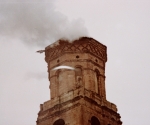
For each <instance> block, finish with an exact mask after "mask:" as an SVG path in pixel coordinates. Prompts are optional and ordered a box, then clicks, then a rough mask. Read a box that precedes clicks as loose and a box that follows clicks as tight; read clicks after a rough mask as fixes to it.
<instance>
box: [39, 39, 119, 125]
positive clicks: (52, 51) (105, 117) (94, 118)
mask: <svg viewBox="0 0 150 125" xmlns="http://www.w3.org/2000/svg"><path fill="white" fill-rule="evenodd" d="M106 49H107V48H106V46H104V45H103V44H101V43H99V42H98V41H96V40H94V39H93V38H88V37H82V38H80V39H79V40H75V41H74V42H72V43H70V42H68V41H66V40H59V41H57V42H56V43H54V44H52V45H50V46H47V47H46V48H45V60H46V62H47V64H48V73H49V81H50V90H51V91H50V93H51V99H50V100H48V101H47V102H44V103H43V104H41V105H40V111H39V113H38V118H37V125H122V122H121V120H120V118H121V117H120V114H119V113H117V107H116V105H115V104H113V103H111V102H109V101H107V100H106V92H105V63H106V61H107V53H106ZM58 66H70V67H73V69H65V68H64V69H57V70H53V69H54V68H55V67H58Z"/></svg>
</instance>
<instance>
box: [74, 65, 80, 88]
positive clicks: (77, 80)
mask: <svg viewBox="0 0 150 125" xmlns="http://www.w3.org/2000/svg"><path fill="white" fill-rule="evenodd" d="M75 79H76V85H77V87H80V86H81V85H82V69H81V67H76V68H75Z"/></svg>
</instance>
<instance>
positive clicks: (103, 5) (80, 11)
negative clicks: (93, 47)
mask: <svg viewBox="0 0 150 125" xmlns="http://www.w3.org/2000/svg"><path fill="white" fill-rule="evenodd" d="M149 23H150V1H148V0H142V1H141V0H113V1H112V0H92V1H91V0H82V1H81V0H76V1H73V0H72V1H71V0H59V1H58V0H55V1H54V0H43V2H40V0H26V1H25V0H0V27H1V28H0V116H1V117H0V124H5V125H19V124H22V125H31V124H32V125H33V124H36V122H35V121H36V119H37V113H38V111H39V105H40V104H41V103H43V102H45V101H47V100H49V98H50V94H49V81H48V77H47V64H46V63H45V61H44V54H38V53H35V51H37V50H39V49H44V47H45V46H47V45H49V44H51V43H53V42H54V41H56V40H57V39H59V38H68V39H70V40H72V39H75V38H78V37H80V36H82V35H84V36H91V37H93V38H94V39H96V40H98V41H100V42H102V43H103V44H105V45H106V46H107V54H108V62H107V64H106V95H107V100H109V101H111V102H113V103H115V104H116V105H117V107H118V112H119V113H120V114H121V117H122V118H121V120H122V121H123V124H124V125H141V124H142V125H146V124H150V119H149V112H150V98H149V95H150V91H149V88H150V76H149V71H150V66H149V64H150V55H149V54H150V49H149V45H150V43H149V41H150V35H149V34H150V24H149Z"/></svg>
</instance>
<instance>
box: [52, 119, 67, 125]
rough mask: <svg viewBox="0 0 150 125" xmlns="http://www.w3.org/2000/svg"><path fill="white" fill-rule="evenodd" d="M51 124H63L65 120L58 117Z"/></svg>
mask: <svg viewBox="0 0 150 125" xmlns="http://www.w3.org/2000/svg"><path fill="white" fill-rule="evenodd" d="M53 125H65V121H64V120H63V119H59V120H57V121H55V122H54V124H53Z"/></svg>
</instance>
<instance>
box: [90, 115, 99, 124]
mask: <svg viewBox="0 0 150 125" xmlns="http://www.w3.org/2000/svg"><path fill="white" fill-rule="evenodd" d="M91 125H100V122H99V120H98V118H96V117H95V116H92V118H91Z"/></svg>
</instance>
